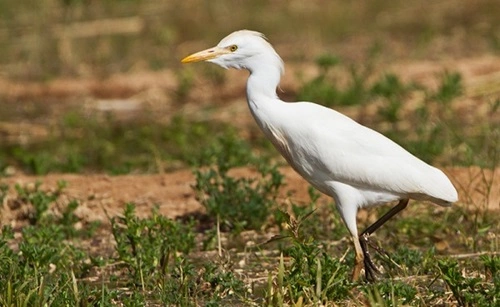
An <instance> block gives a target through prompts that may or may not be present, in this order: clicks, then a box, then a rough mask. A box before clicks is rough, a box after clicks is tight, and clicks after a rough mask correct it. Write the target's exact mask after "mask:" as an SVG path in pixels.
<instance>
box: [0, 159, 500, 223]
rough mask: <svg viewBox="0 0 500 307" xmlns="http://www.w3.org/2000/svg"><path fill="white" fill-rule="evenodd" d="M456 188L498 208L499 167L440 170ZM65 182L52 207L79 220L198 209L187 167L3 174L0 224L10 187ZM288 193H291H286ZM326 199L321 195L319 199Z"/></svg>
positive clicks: (300, 199)
mask: <svg viewBox="0 0 500 307" xmlns="http://www.w3.org/2000/svg"><path fill="white" fill-rule="evenodd" d="M445 171H446V173H447V174H448V175H449V176H450V178H451V180H452V181H453V183H454V185H455V186H456V187H457V189H458V191H459V197H460V201H459V202H458V204H457V205H458V206H464V207H466V208H468V209H472V210H499V209H500V170H499V169H496V170H485V169H480V168H476V167H473V168H449V169H446V170H445ZM281 172H282V173H283V174H284V175H285V182H286V186H285V187H284V188H283V189H282V191H281V192H282V197H283V199H284V198H286V197H291V198H292V200H293V201H294V202H296V203H306V202H307V201H308V200H309V196H308V192H307V187H308V184H307V183H306V182H305V181H304V180H303V179H302V178H300V176H299V175H298V174H296V173H295V172H294V171H293V170H292V169H291V168H288V167H284V168H282V169H281ZM232 175H233V176H242V177H243V176H246V177H255V176H257V172H256V171H255V170H253V169H251V168H239V169H236V170H234V171H233V173H232ZM61 180H63V181H65V182H66V183H67V187H66V188H65V189H64V190H63V195H62V197H60V200H59V203H58V204H55V208H52V210H56V211H57V210H58V209H59V208H57V207H60V206H64V205H65V204H67V202H68V201H70V200H77V201H78V202H79V203H80V206H79V207H78V210H77V211H76V214H77V215H78V216H79V217H80V218H81V219H82V220H83V221H85V222H90V221H101V222H104V223H107V222H108V221H109V220H108V219H109V217H113V216H116V215H120V214H121V213H122V212H123V209H124V208H125V204H126V203H134V204H135V205H136V207H137V215H138V216H140V217H145V216H147V215H149V214H150V213H151V210H152V209H153V207H154V206H155V205H157V206H158V208H159V212H160V213H161V214H163V215H165V216H167V217H170V218H175V217H179V216H183V215H187V214H192V213H195V212H203V207H202V206H201V205H200V204H199V203H198V202H197V200H196V199H195V196H194V192H193V190H192V188H191V186H192V185H193V184H194V182H195V178H194V176H193V175H192V173H191V172H190V171H187V170H181V171H177V172H174V173H168V174H162V175H123V176H107V175H71V174H52V175H47V176H14V177H9V178H3V179H1V180H0V182H2V183H5V184H8V185H9V186H10V191H9V193H8V194H7V197H6V198H5V199H4V204H3V210H2V211H1V223H2V225H6V224H10V225H11V226H13V227H14V228H17V227H19V225H18V224H17V223H19V215H20V214H22V213H23V211H22V208H17V207H15V206H12V205H11V200H12V199H14V198H15V191H14V188H13V187H14V185H15V184H19V185H21V186H28V187H29V186H34V184H35V182H40V183H42V185H41V186H40V188H41V189H42V190H47V191H54V190H55V189H56V188H57V182H58V181H61ZM289 191H291V192H292V194H291V196H286V195H287V194H288V193H287V192H289ZM325 198H326V197H325Z"/></svg>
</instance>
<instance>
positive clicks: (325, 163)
mask: <svg viewBox="0 0 500 307" xmlns="http://www.w3.org/2000/svg"><path fill="white" fill-rule="evenodd" d="M278 106H279V107H278ZM273 108H276V110H272V112H266V113H267V114H268V115H269V114H272V115H271V116H270V117H268V118H267V119H266V122H267V125H268V127H267V128H264V130H265V129H267V130H268V131H267V133H266V135H268V137H269V138H270V139H271V141H272V142H273V144H274V145H275V146H276V148H277V149H278V150H279V151H280V152H281V153H282V155H283V156H284V157H285V159H286V160H287V161H288V162H289V163H290V164H291V166H292V167H293V168H294V169H295V170H297V171H298V172H299V173H300V174H301V175H302V176H303V177H304V178H305V179H307V180H308V181H309V182H310V183H311V184H313V185H314V186H316V187H317V188H318V189H319V190H321V191H323V192H325V190H327V189H328V188H327V187H326V186H320V185H322V184H323V185H328V184H330V183H329V181H333V182H340V183H342V184H346V185H349V186H351V187H354V188H356V189H359V190H366V191H373V192H377V193H392V194H394V195H402V196H406V197H409V198H413V199H418V200H429V201H432V202H435V203H437V204H439V205H443V206H446V205H450V204H451V203H452V202H455V201H456V200H457V198H458V197H457V192H456V190H455V188H454V187H453V185H452V184H451V182H450V180H449V179H448V177H447V176H446V175H445V174H444V173H443V172H442V171H441V170H439V169H437V168H435V167H433V166H430V165H428V164H427V163H425V162H423V161H422V160H420V159H418V158H417V157H415V156H414V155H412V154H411V153H409V152H408V151H406V150H405V149H403V148H402V147H401V146H399V145H398V144H396V143H395V142H393V141H392V140H390V139H388V138H387V137H385V136H384V135H382V134H380V133H378V132H376V131H374V130H372V129H369V128H367V127H365V126H362V125H360V124H358V123H357V122H355V121H353V120H352V119H350V118H349V117H347V116H345V115H342V114H341V113H338V112H336V111H334V110H332V109H329V108H326V107H323V106H320V105H317V104H313V103H307V102H299V103H282V102H280V103H278V104H275V105H274V106H273ZM278 108H279V110H277V109H278ZM264 132H266V131H264ZM327 194H328V193H327Z"/></svg>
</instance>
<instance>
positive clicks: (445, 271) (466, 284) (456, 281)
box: [437, 259, 500, 307]
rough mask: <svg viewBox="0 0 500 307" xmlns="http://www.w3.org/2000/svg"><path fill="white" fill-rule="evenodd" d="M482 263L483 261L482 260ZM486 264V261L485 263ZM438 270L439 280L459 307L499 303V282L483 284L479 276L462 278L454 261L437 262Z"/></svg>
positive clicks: (460, 271) (461, 272) (461, 273)
mask: <svg viewBox="0 0 500 307" xmlns="http://www.w3.org/2000/svg"><path fill="white" fill-rule="evenodd" d="M483 261H484V259H483ZM486 262H487V263H488V264H490V263H491V262H489V261H488V260H487V261H486ZM437 265H438V268H439V270H440V272H441V278H443V280H444V281H445V282H446V285H447V286H448V287H449V289H450V290H451V292H452V293H453V297H454V298H455V300H456V301H457V303H458V305H460V306H485V307H486V306H492V305H491V304H492V302H497V303H498V302H500V291H499V288H498V287H499V286H500V284H499V280H498V277H496V278H495V279H494V281H495V283H494V284H492V283H485V282H484V281H483V280H482V278H480V277H479V276H470V277H469V276H464V275H463V271H462V270H461V269H460V268H459V264H458V262H457V261H456V260H450V259H443V260H439V261H438V263H437Z"/></svg>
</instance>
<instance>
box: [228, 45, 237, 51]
mask: <svg viewBox="0 0 500 307" xmlns="http://www.w3.org/2000/svg"><path fill="white" fill-rule="evenodd" d="M229 50H230V51H231V52H235V51H236V50H238V46H236V45H232V46H230V47H229Z"/></svg>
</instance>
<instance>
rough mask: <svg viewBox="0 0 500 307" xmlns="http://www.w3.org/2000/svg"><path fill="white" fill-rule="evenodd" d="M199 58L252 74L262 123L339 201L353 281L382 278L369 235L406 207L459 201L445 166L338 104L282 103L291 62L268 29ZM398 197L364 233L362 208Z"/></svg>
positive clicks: (252, 100)
mask: <svg viewBox="0 0 500 307" xmlns="http://www.w3.org/2000/svg"><path fill="white" fill-rule="evenodd" d="M199 61H208V62H212V63H215V64H217V65H219V66H222V67H224V68H236V69H246V70H248V71H249V72H250V76H249V77H248V81H247V101H248V107H249V108H250V111H251V113H252V115H253V117H254V118H255V121H256V122H257V124H258V125H259V127H260V128H261V129H262V131H263V132H264V134H265V135H266V137H267V138H268V139H269V140H270V141H271V142H272V143H273V145H274V146H275V147H276V149H277V150H278V151H279V152H280V153H281V154H282V155H283V157H284V158H285V159H286V161H287V162H288V163H289V164H290V165H291V166H292V168H293V169H294V170H295V171H297V172H298V173H299V174H300V175H301V176H302V177H303V178H304V179H306V180H307V181H308V182H309V183H310V184H311V185H312V186H314V187H315V188H316V189H318V190H319V191H321V192H323V193H324V194H326V195H329V196H331V197H333V199H334V200H335V204H336V206H337V208H338V210H339V212H340V215H341V217H342V219H343V221H344V223H345V225H346V226H347V228H348V230H349V232H350V234H351V236H352V240H353V242H354V247H355V252H356V257H355V266H354V271H353V275H352V277H353V280H357V279H358V278H359V275H360V272H361V269H362V268H363V265H364V268H365V276H366V279H368V280H374V279H375V272H378V270H377V268H376V266H375V265H374V264H373V262H372V261H371V259H370V255H369V253H368V247H367V244H368V237H369V236H370V234H372V233H373V232H374V231H375V230H377V229H378V228H379V227H380V226H382V225H383V224H384V223H385V222H386V221H387V220H389V219H390V218H391V217H392V216H394V215H395V214H397V213H398V212H400V211H401V210H403V209H404V208H406V206H407V204H408V201H409V199H415V200H420V201H430V202H433V203H436V204H438V205H440V206H444V207H447V206H450V205H451V204H452V203H453V202H456V201H457V200H458V195H457V191H456V189H455V188H454V186H453V185H452V183H451V182H450V180H449V179H448V177H447V176H446V175H445V174H444V173H443V172H442V171H440V170H439V169H437V168H435V167H432V166H430V165H429V164H427V163H425V162H423V161H422V160H420V159H418V158H417V157H415V156H414V155H412V154H411V153H409V152H408V151H406V150H405V149H403V148H402V147H401V146H399V145H398V144H396V143H395V142H393V141H391V140H390V139H388V138H387V137H385V136H384V135H382V134H380V133H378V132H376V131H374V130H372V129H370V128H367V127H365V126H362V125H361V124H359V123H357V122H355V121H354V120H352V119H350V118H349V117H347V116H345V115H343V114H341V113H339V112H336V111H334V110H332V109H330V108H327V107H324V106H321V105H318V104H314V103H311V102H295V103H288V102H284V101H282V100H280V99H279V98H278V96H277V94H276V88H277V86H278V84H279V82H280V78H281V75H282V74H283V73H284V64H283V60H282V59H281V58H280V56H279V55H278V54H277V53H276V51H275V50H274V48H273V47H272V46H271V44H269V43H268V41H267V39H266V38H265V36H264V35H263V34H261V33H259V32H255V31H249V30H241V31H236V32H233V33H231V34H230V35H228V36H227V37H225V38H224V39H222V40H221V41H220V42H219V44H217V46H215V47H213V48H210V49H206V50H203V51H200V52H197V53H194V54H192V55H189V56H187V57H185V58H184V59H183V60H182V63H190V62H199ZM392 201H399V203H398V204H397V205H396V206H395V207H394V208H392V209H391V210H389V212H388V213H386V214H385V215H384V216H382V217H381V218H380V219H379V220H378V221H377V222H375V223H374V224H373V225H371V226H370V227H368V228H367V229H366V230H365V231H363V232H362V233H361V235H358V229H357V224H356V215H357V212H358V210H359V209H360V208H366V207H372V206H376V205H381V204H384V203H388V202H392Z"/></svg>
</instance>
